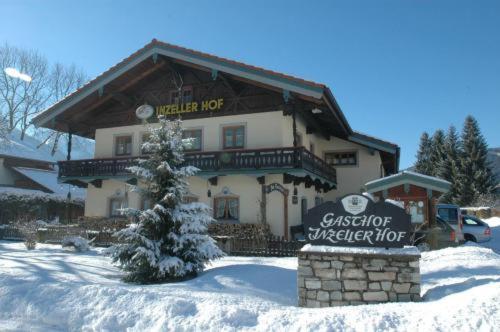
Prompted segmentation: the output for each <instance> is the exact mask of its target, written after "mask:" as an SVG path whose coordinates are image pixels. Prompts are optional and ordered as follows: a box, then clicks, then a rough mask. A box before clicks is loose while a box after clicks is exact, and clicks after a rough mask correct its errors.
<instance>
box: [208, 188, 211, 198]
mask: <svg viewBox="0 0 500 332" xmlns="http://www.w3.org/2000/svg"><path fill="white" fill-rule="evenodd" d="M207 196H208V197H212V192H211V191H210V189H208V190H207Z"/></svg>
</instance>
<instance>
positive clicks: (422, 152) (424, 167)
mask: <svg viewBox="0 0 500 332" xmlns="http://www.w3.org/2000/svg"><path fill="white" fill-rule="evenodd" d="M431 148H432V141H431V139H430V137H429V134H428V133H427V132H424V133H423V134H422V136H420V145H419V147H418V151H417V162H416V163H415V170H416V171H417V172H418V173H421V174H425V175H431V174H432V164H431V162H430V155H431Z"/></svg>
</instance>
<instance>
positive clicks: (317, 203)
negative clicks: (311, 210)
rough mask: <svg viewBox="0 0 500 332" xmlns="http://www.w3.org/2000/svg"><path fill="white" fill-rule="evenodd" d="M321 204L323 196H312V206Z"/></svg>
mask: <svg viewBox="0 0 500 332" xmlns="http://www.w3.org/2000/svg"><path fill="white" fill-rule="evenodd" d="M321 204H323V197H319V196H316V197H314V206H318V205H321Z"/></svg>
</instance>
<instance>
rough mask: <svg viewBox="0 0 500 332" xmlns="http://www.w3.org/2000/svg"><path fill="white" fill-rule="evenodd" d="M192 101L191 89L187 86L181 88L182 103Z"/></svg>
mask: <svg viewBox="0 0 500 332" xmlns="http://www.w3.org/2000/svg"><path fill="white" fill-rule="evenodd" d="M192 101H193V89H192V88H191V87H190V86H189V87H185V88H183V89H182V102H183V103H184V104H186V103H190V102H192Z"/></svg>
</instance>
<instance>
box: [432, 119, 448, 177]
mask: <svg viewBox="0 0 500 332" xmlns="http://www.w3.org/2000/svg"><path fill="white" fill-rule="evenodd" d="M444 140H445V135H444V132H443V131H442V130H441V129H438V130H436V132H435V133H434V135H432V138H431V148H430V155H429V162H430V164H431V170H430V173H429V175H432V176H439V168H440V165H441V164H442V163H443V161H444V159H445V158H446V156H445V152H444V149H445V148H444Z"/></svg>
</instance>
